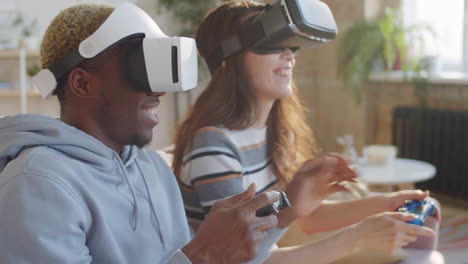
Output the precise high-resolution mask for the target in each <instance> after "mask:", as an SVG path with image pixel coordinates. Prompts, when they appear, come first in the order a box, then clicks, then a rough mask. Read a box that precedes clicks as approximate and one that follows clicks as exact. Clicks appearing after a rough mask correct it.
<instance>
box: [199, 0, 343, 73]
mask: <svg viewBox="0 0 468 264" xmlns="http://www.w3.org/2000/svg"><path fill="white" fill-rule="evenodd" d="M337 31H338V29H337V26H336V22H335V19H334V17H333V14H332V12H331V11H330V8H329V7H328V6H327V5H326V4H325V3H323V2H321V1H319V0H278V1H277V2H275V3H274V4H271V5H266V6H265V8H264V10H263V11H260V12H259V13H258V14H255V15H253V16H251V17H248V18H247V19H246V20H245V21H244V22H243V23H242V25H241V29H240V31H239V32H238V33H237V34H234V35H231V36H229V37H227V38H226V39H224V40H222V41H221V43H220V44H219V45H218V47H217V48H216V49H215V50H214V51H213V52H212V53H211V54H210V55H209V56H208V57H207V58H205V59H206V61H207V63H208V67H209V68H210V70H211V71H213V70H214V69H216V67H218V66H219V65H220V64H221V62H222V61H223V60H224V59H226V58H228V57H230V56H232V55H234V54H236V53H238V52H240V51H242V50H246V49H249V50H251V51H253V52H255V53H258V54H268V53H275V52H281V51H282V50H284V48H290V49H292V50H297V49H308V48H313V47H317V46H320V45H322V44H324V43H326V42H329V41H331V40H333V39H334V38H335V37H336V34H337Z"/></svg>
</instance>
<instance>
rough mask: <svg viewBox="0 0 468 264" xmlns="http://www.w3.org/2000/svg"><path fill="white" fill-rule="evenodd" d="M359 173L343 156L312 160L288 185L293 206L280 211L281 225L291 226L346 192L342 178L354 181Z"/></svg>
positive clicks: (330, 155)
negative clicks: (331, 196)
mask: <svg viewBox="0 0 468 264" xmlns="http://www.w3.org/2000/svg"><path fill="white" fill-rule="evenodd" d="M354 178H356V173H355V172H354V171H353V170H352V169H350V168H349V166H348V163H347V162H346V161H345V160H344V159H343V158H341V157H340V156H337V155H333V154H327V155H323V156H321V157H317V158H315V159H311V160H308V161H306V162H304V164H302V167H301V168H300V169H299V170H298V172H297V173H296V174H295V175H294V178H293V179H292V181H291V182H290V183H289V184H288V185H287V186H286V189H285V192H286V194H287V196H288V199H289V201H290V202H291V206H292V207H291V208H287V209H284V210H282V211H280V213H279V215H278V220H279V224H278V226H280V227H284V226H287V225H288V224H289V223H290V222H291V221H294V220H295V219H297V218H300V217H303V216H306V215H309V214H311V213H312V212H313V211H315V209H317V208H318V207H319V206H320V205H321V203H322V201H323V199H325V198H326V197H327V196H328V195H330V194H332V193H334V192H337V191H346V188H344V187H343V186H341V185H340V182H342V181H354Z"/></svg>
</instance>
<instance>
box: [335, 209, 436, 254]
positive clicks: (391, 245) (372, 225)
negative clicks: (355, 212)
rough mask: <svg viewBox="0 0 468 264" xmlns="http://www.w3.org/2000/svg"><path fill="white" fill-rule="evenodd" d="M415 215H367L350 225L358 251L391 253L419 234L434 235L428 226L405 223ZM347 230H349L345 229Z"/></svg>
mask: <svg viewBox="0 0 468 264" xmlns="http://www.w3.org/2000/svg"><path fill="white" fill-rule="evenodd" d="M414 217H415V216H414V215H410V214H405V213H397V212H387V213H381V214H377V215H373V216H370V217H367V218H366V219H364V220H363V221H361V222H359V223H357V224H356V225H354V226H351V227H350V231H351V233H352V234H351V236H352V238H351V241H356V243H355V245H356V248H355V250H356V251H360V250H364V249H372V250H377V251H380V252H386V253H390V252H393V251H394V250H396V249H398V248H401V247H404V246H406V245H408V244H409V243H410V242H413V241H415V240H416V239H417V238H418V236H426V237H433V236H434V234H435V233H434V231H433V230H432V229H430V228H428V227H424V226H419V225H415V224H408V223H405V222H407V221H411V220H413V219H414ZM344 232H347V231H344Z"/></svg>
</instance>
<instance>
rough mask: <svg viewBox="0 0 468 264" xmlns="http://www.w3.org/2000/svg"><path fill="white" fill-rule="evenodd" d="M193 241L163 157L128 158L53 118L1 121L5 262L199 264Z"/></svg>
mask: <svg viewBox="0 0 468 264" xmlns="http://www.w3.org/2000/svg"><path fill="white" fill-rule="evenodd" d="M189 240H190V232H189V228H188V225H187V220H186V216H185V212H184V210H183V203H182V200H181V195H180V191H179V189H178V186H177V183H176V181H175V177H174V176H173V174H172V171H171V170H170V168H169V167H168V166H167V165H166V163H165V162H164V161H163V160H162V159H161V158H160V157H159V156H158V155H157V154H156V153H155V152H153V151H150V150H147V149H144V148H143V149H139V148H137V147H130V146H127V147H125V148H124V150H123V151H122V153H121V154H120V155H119V154H117V153H116V152H114V151H113V150H112V149H110V148H108V147H107V146H105V145H104V144H103V143H101V142H100V141H99V140H97V139H95V138H94V137H92V136H90V135H88V134H86V133H84V132H83V131H80V130H78V129H76V128H74V127H72V126H69V125H67V124H65V123H63V122H61V121H59V120H57V119H53V118H49V117H45V116H40V115H17V116H11V117H5V118H0V263H2V264H3V263H15V264H16V263H190V262H189V261H188V259H187V258H186V257H185V256H184V255H183V254H182V253H181V251H180V250H179V249H180V248H181V247H183V246H184V245H185V244H186V243H187V242H188V241H189Z"/></svg>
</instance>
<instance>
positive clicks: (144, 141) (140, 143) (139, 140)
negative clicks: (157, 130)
mask: <svg viewBox="0 0 468 264" xmlns="http://www.w3.org/2000/svg"><path fill="white" fill-rule="evenodd" d="M151 140H152V137H138V136H137V137H134V138H133V139H132V141H131V142H130V145H134V146H137V147H139V148H144V147H145V146H147V145H148V144H149V143H151Z"/></svg>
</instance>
